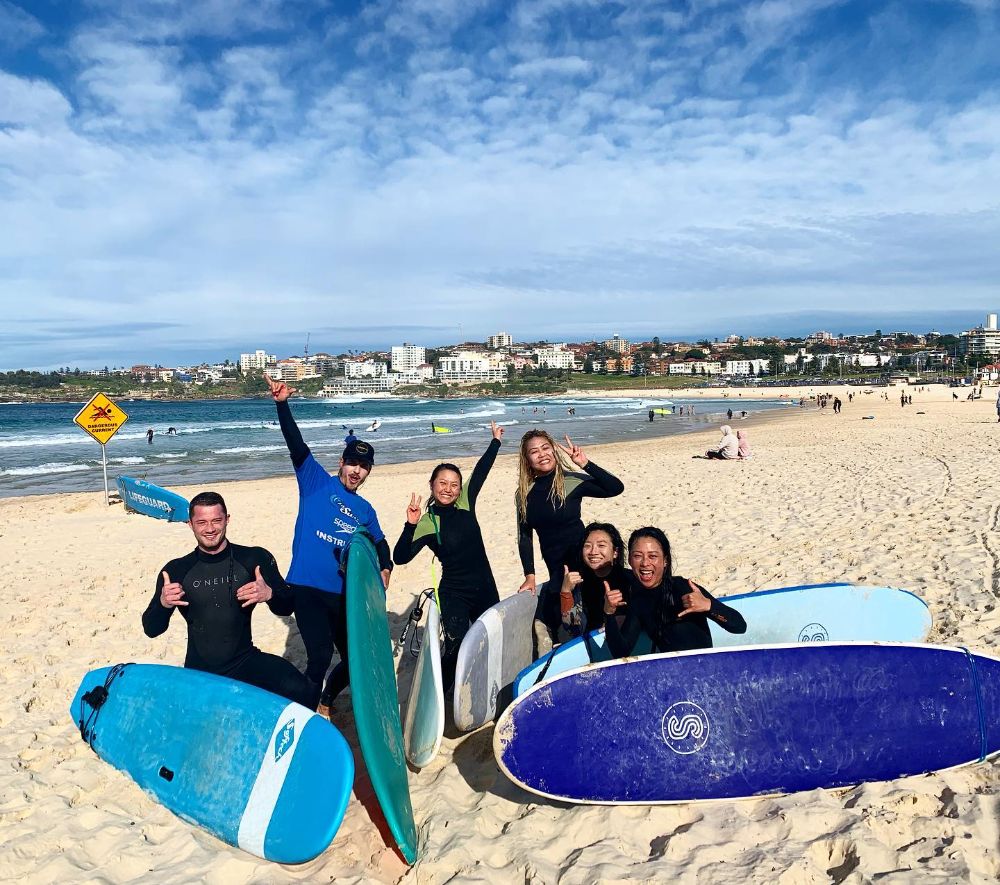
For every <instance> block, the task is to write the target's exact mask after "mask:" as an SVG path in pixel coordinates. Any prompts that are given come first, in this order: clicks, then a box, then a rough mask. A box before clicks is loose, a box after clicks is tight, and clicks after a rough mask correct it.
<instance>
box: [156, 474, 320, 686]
mask: <svg viewBox="0 0 1000 885" xmlns="http://www.w3.org/2000/svg"><path fill="white" fill-rule="evenodd" d="M188 517H189V519H188V525H189V526H190V527H191V531H192V532H193V533H194V537H195V541H196V542H197V546H196V547H195V549H194V550H193V551H192V552H191V553H188V554H187V555H186V556H182V557H180V558H179V559H172V560H170V562H168V563H167V564H166V565H165V566H164V567H163V568H162V569H161V570H160V574H159V576H158V577H157V579H156V589H155V590H154V591H153V598H152V599H150V601H149V605H148V606H146V610H145V611H144V612H143V614H142V628H143V630H144V631H145V633H146V635H147V636H149V637H150V638H153V637H156V636H160V635H161V634H163V633H165V632H166V631H167V627H168V626H169V625H170V618H171V616H172V615H173V613H174V609H178V610H179V611H180V613H181V617H183V618H184V620H185V622H186V623H187V628H188V637H187V654H186V655H185V658H184V666H185V667H189V668H191V669H193V670H202V671H204V672H206V673H215V674H216V675H217V676H225V677H228V678H229V679H235V680H237V681H239V682H246V683H248V684H249V685H256V686H257V687H258V688H263V689H264V690H265V691H271V692H274V693H275V694H280V695H281V696H282V697H286V698H288V699H289V700H291V701H297V702H298V703H300V704H308V703H309V701H310V698H311V696H312V687H311V686H310V684H309V681H308V680H307V679H306V677H305V676H303V675H302V674H301V673H300V672H299V671H298V670H297V669H296V668H295V667H294V666H293V665H292V664H291V663H290V662H289V661H286V660H285V659H284V658H279V657H278V656H277V655H271V654H267V653H265V652H262V651H261V650H260V649H259V648H257V647H256V646H255V645H254V644H253V636H252V635H251V631H250V621H251V617H252V615H253V611H254V609H255V608H256V606H257V604H258V603H261V602H263V603H264V604H265V605H267V607H268V608H269V609H271V611H272V612H273V613H274V614H276V615H290V614H291V613H292V591H291V589H290V588H289V587H288V585H287V584H286V583H285V579H284V578H282V577H281V572H279V571H278V566H277V563H275V561H274V557H273V556H272V555H271V554H270V553H269V552H268V551H267V550H265V549H264V548H263V547H242V546H240V545H238V544H233V543H232V542H231V541H229V540H227V538H226V529H227V528H228V526H229V513H228V511H227V510H226V502H225V501H224V500H223V499H222V496H221V495H219V494H216V493H215V492H201V493H200V494H198V495H195V496H194V498H192V499H191V506H190V509H189V510H188Z"/></svg>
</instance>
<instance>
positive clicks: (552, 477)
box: [517, 430, 625, 653]
mask: <svg viewBox="0 0 1000 885" xmlns="http://www.w3.org/2000/svg"><path fill="white" fill-rule="evenodd" d="M570 462H571V463H572V464H573V465H575V466H576V467H579V468H580V469H581V470H583V471H584V472H583V473H575V472H572V470H571V464H570ZM624 490H625V486H624V485H622V482H621V480H619V479H618V478H617V477H615V476H612V475H611V474H610V473H608V472H607V471H606V470H602V469H601V468H600V467H598V466H597V465H596V464H595V463H594V462H593V461H591V460H590V459H589V458H588V457H587V455H586V453H585V452H584V451H583V449H582V448H580V446H578V445H575V444H574V443H573V441H572V440H571V439H570V438H569V437H568V436H567V437H566V445H565V446H563V445H560V444H559V443H557V442H556V441H555V440H554V439H553V438H552V437H551V436H549V434H548V433H546V432H545V431H544V430H529V431H528V432H527V433H526V434H525V435H524V436H523V437H521V448H520V451H519V455H518V480H517V529H518V531H517V550H518V553H519V554H520V556H521V566H522V568H523V569H524V583H523V584H521V588H520V589H521V590H530V591H531V592H532V593H537V594H538V597H539V599H538V610H537V612H536V614H535V618H536V620H538V621H541V622H542V623H543V624H544V626H545V632H546V633H547V634H548V637H549V639H550V641H549V643H548V644H551V636H553V635H554V633H555V631H556V630H557V629H558V627H559V624H560V622H561V620H562V616H561V613H560V610H559V588H560V584H561V581H562V577H563V574H564V568H563V567H564V566H565V565H570V567H571V568H573V569H575V568H576V564H575V563H570V562H569V560H570V559H571V558H572V556H573V554H574V553H576V552H577V551H579V549H580V546H581V544H582V542H583V534H584V531H583V520H582V519H581V515H580V511H581V503H582V501H583V499H584V498H614V497H615V496H616V495H620V494H621V493H622V492H623V491H624ZM533 532H535V533H537V534H538V546H539V547H540V548H541V551H542V559H543V560H544V562H545V568H546V570H547V571H548V582H547V583H546V584H543V585H541V586H538V582H537V581H536V578H535V551H534V546H533V543H532V533H533ZM549 591H551V592H549ZM536 634H539V640H540V642H539V649H538V651H539V653H541V652H543V651H545V650H546V649H545V648H543V646H544V645H545V644H546V643H545V641H544V640H545V637H544V636H543V635H541V633H540V631H537V630H536Z"/></svg>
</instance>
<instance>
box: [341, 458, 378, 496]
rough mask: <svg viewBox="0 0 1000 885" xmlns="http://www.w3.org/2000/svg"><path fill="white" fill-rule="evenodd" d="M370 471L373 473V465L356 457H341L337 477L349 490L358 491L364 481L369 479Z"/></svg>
mask: <svg viewBox="0 0 1000 885" xmlns="http://www.w3.org/2000/svg"><path fill="white" fill-rule="evenodd" d="M369 473H371V467H369V466H368V465H367V464H362V463H361V462H360V461H356V460H355V459H354V458H351V459H350V460H348V461H345V460H344V459H343V458H341V459H340V470H339V471H337V477H338V478H339V479H340V481H341V482H342V483H343V484H344V488H345V489H347V491H349V492H356V491H357V490H358V488H359V487H360V486H361V485H362V483H364V481H365V480H366V479H368V474H369Z"/></svg>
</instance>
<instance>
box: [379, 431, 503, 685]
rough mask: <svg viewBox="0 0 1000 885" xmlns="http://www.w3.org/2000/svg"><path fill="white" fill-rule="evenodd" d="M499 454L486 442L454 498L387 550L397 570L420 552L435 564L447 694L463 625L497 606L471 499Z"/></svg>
mask: <svg viewBox="0 0 1000 885" xmlns="http://www.w3.org/2000/svg"><path fill="white" fill-rule="evenodd" d="M498 451H500V441H499V440H497V439H494V440H492V441H491V442H490V445H489V447H488V448H487V449H486V452H485V453H484V454H483V456H482V457H481V458H480V459H479V461H478V463H477V464H476V467H475V469H474V470H473V471H472V476H471V477H469V481H468V483H466V484H465V485H464V486H463V488H462V493H461V495H460V496H459V497H458V499H457V500H456V501H455V502H454V503H453V504H450V505H448V506H447V507H441V506H439V505H436V504H431V505H430V507H429V508H428V511H427V513H425V514H424V515H423V516H422V517H421V518H420V520H419V521H418V522H417V524H416V525H411V524H410V523H409V522H407V523H406V524H405V525H404V526H403V532H402V534H401V535H400V536H399V540H398V541H397V542H396V546H395V548H394V549H393V551H392V558H393V560H394V561H395V562H396V564H397V565H405V564H406V563H408V562H410V560H412V559H413V558H414V557H415V556H416V555H417V554H418V553H419V552H420V551H421V550H422V549H423V548H424V547H427V548H428V549H429V550H430V551H431V552H432V553H433V554H434V555H435V556H436V557H437V558H438V559H439V560H440V561H441V583H440V584H439V585H438V597H439V599H440V600H441V626H442V628H443V630H444V648H443V649H442V654H441V672H442V677H443V680H444V688H445V691H447V690H448V689H449V688H450V687H451V685H452V683H453V682H454V681H455V662H456V659H457V657H458V649H459V647H460V646H461V644H462V640H463V639H464V638H465V634H466V633H467V632H468V630H469V626H470V625H471V624H472V623H473V621H475V620H476V618H478V617H479V616H480V615H481V614H482V613H483V612H484V611H486V609H488V608H490V606H493V605H496V604H497V603H498V602H499V601H500V596H499V594H498V593H497V584H496V581H495V580H494V578H493V570H492V569H491V568H490V561H489V558H488V557H487V555H486V546H485V545H484V544H483V533H482V531H481V530H480V528H479V522H478V520H477V519H476V498H478V497H479V491H480V489H482V487H483V483H484V482H485V481H486V477H487V476H488V475H489V472H490V468H491V467H492V466H493V462H494V461H495V460H496V457H497V452H498Z"/></svg>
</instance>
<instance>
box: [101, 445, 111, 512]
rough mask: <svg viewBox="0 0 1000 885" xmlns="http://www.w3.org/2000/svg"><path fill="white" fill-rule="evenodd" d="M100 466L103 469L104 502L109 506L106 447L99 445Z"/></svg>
mask: <svg viewBox="0 0 1000 885" xmlns="http://www.w3.org/2000/svg"><path fill="white" fill-rule="evenodd" d="M101 466H102V467H103V468H104V501H105V503H106V504H107V505H108V506H109V507H110V506H111V493H110V492H109V491H108V447H107V445H105V444H104V443H101Z"/></svg>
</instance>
